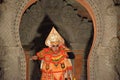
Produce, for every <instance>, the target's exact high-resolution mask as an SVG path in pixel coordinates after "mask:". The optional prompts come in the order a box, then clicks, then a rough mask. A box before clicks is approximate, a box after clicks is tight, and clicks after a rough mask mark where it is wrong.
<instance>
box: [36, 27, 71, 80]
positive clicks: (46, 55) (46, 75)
mask: <svg viewBox="0 0 120 80" xmlns="http://www.w3.org/2000/svg"><path fill="white" fill-rule="evenodd" d="M45 44H46V45H47V46H49V48H44V49H43V50H41V51H40V52H38V53H37V57H38V59H39V60H42V63H41V70H42V77H41V79H40V80H66V79H67V80H72V64H71V61H70V59H68V55H67V50H66V49H65V47H64V46H63V45H62V44H64V40H63V38H62V37H61V36H60V35H59V34H58V32H57V31H56V30H55V29H54V28H53V29H52V30H51V32H50V34H49V36H48V37H47V39H46V41H45ZM52 47H53V48H54V47H57V48H55V50H56V51H54V50H53V49H52Z"/></svg>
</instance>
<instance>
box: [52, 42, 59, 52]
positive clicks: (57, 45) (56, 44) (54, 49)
mask: <svg viewBox="0 0 120 80" xmlns="http://www.w3.org/2000/svg"><path fill="white" fill-rule="evenodd" d="M51 49H52V50H53V51H54V52H57V51H59V44H58V43H53V44H52V46H51Z"/></svg>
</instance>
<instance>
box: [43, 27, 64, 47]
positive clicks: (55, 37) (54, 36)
mask: <svg viewBox="0 0 120 80" xmlns="http://www.w3.org/2000/svg"><path fill="white" fill-rule="evenodd" d="M52 42H57V43H59V44H64V39H63V38H62V37H61V36H60V34H59V33H58V32H57V31H56V29H55V28H54V27H53V28H52V30H51V32H50V34H49V35H48V37H47V39H46V41H45V45H46V46H49V47H50V46H51V45H52Z"/></svg>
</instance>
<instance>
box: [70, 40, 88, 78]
mask: <svg viewBox="0 0 120 80" xmlns="http://www.w3.org/2000/svg"><path fill="white" fill-rule="evenodd" d="M70 45H71V47H72V51H73V52H74V55H75V59H74V60H73V68H74V75H75V77H76V80H86V78H87V73H86V69H87V68H86V60H85V58H84V57H85V51H84V48H82V47H83V45H80V43H77V42H76V43H70Z"/></svg>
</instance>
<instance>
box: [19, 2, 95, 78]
mask: <svg viewBox="0 0 120 80" xmlns="http://www.w3.org/2000/svg"><path fill="white" fill-rule="evenodd" d="M58 3H59V5H58ZM53 4H54V5H53ZM55 8H57V9H55ZM85 13H86V14H85ZM53 26H54V27H55V28H56V29H57V31H58V32H59V34H61V35H62V37H63V38H64V40H65V42H66V46H67V47H68V48H70V49H71V50H72V51H73V52H74V55H75V58H74V59H72V63H73V67H74V75H75V77H76V79H77V80H79V79H83V80H85V79H87V66H86V65H87V57H88V53H89V50H90V47H91V45H92V39H93V34H94V32H93V23H92V20H91V17H90V15H89V13H88V12H87V10H86V9H85V8H84V7H83V6H82V5H79V4H78V3H77V2H76V1H73V2H72V3H70V2H69V1H61V0H60V1H54V0H53V1H47V0H44V1H38V2H36V3H34V4H32V5H31V6H30V7H29V8H28V9H27V10H26V11H25V12H24V13H23V16H22V19H21V23H20V29H19V30H20V39H21V43H22V46H23V48H24V50H25V52H26V54H27V56H32V55H35V53H36V52H38V51H40V50H41V49H43V48H44V47H46V46H45V40H46V38H47V36H48V34H49V32H50V30H51V28H52V27H53ZM28 63H29V65H27V69H29V70H28V71H29V72H28V73H29V74H28V76H29V79H30V80H39V77H40V74H41V73H40V71H39V66H40V61H29V62H28ZM78 66H79V67H78ZM77 74H78V75H77Z"/></svg>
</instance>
